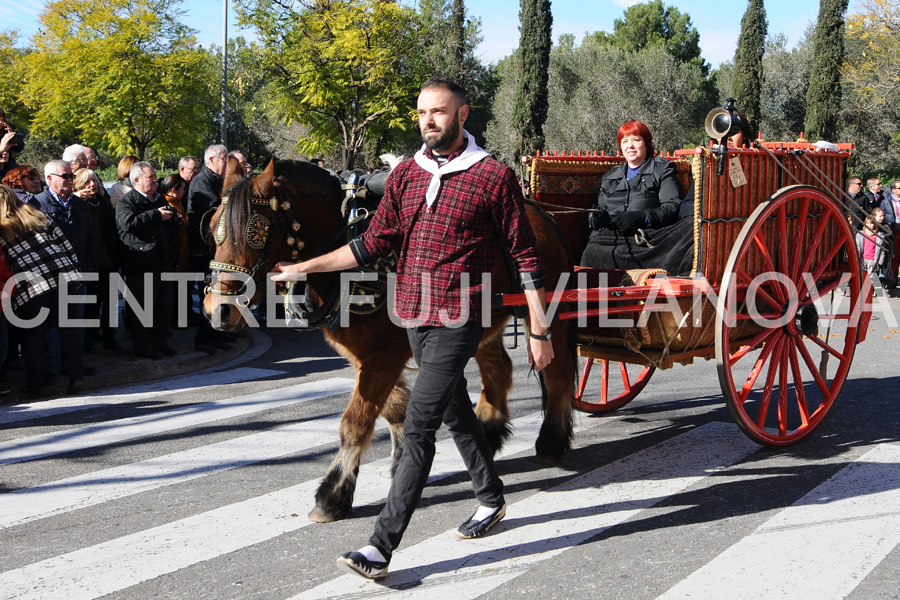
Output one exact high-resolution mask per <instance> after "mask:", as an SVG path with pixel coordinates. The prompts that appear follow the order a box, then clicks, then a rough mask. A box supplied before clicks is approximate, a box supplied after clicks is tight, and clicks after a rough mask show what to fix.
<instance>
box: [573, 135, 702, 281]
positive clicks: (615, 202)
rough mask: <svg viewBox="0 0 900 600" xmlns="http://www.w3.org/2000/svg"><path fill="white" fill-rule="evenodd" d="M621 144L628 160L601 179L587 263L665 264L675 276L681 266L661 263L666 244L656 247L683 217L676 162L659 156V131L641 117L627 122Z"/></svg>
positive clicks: (592, 215) (628, 266) (617, 266)
mask: <svg viewBox="0 0 900 600" xmlns="http://www.w3.org/2000/svg"><path fill="white" fill-rule="evenodd" d="M616 142H617V143H618V146H619V150H620V151H621V153H622V156H623V157H624V158H625V162H624V163H623V164H620V165H616V166H615V167H613V168H612V169H610V170H609V171H607V173H606V175H604V176H603V180H602V181H601V182H600V193H599V195H598V197H597V203H596V204H595V206H594V212H592V213H590V215H589V219H588V222H589V225H590V227H591V229H592V230H593V231H592V233H591V237H590V239H589V240H588V244H587V247H586V248H585V251H584V254H583V255H582V258H581V264H582V265H584V266H589V267H602V268H615V269H638V268H650V267H660V268H666V270H667V271H669V272H670V273H672V274H675V271H679V270H681V269H680V266H679V265H674V266H673V265H671V264H669V265H664V264H660V260H659V257H658V256H657V255H658V254H659V253H660V252H661V251H664V250H665V247H664V248H660V249H659V250H657V251H656V252H653V251H652V250H654V249H656V248H657V246H659V244H658V243H655V242H654V241H653V240H654V239H656V238H658V237H659V235H658V234H659V233H660V232H662V235H666V234H667V233H668V232H666V231H664V230H665V229H666V228H668V227H669V226H670V225H673V224H675V223H676V222H677V221H678V210H679V208H680V206H681V201H682V199H683V198H684V192H683V190H682V188H681V183H680V182H679V181H678V177H677V175H676V171H675V164H674V163H673V162H671V161H669V160H666V159H664V158H661V157H657V156H654V148H653V134H651V133H650V129H649V128H648V127H647V125H645V124H644V123H642V122H640V121H628V122H627V123H625V124H624V125H622V127H620V128H619V133H618V135H617V136H616ZM638 233H639V234H640V235H635V234H638ZM658 241H659V240H658V239H656V242H658ZM648 242H649V243H648ZM648 250H649V251H650V252H648ZM674 258H677V257H674ZM667 267H669V268H667ZM671 269H674V271H673V270H671Z"/></svg>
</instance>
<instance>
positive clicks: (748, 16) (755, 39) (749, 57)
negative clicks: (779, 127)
mask: <svg viewBox="0 0 900 600" xmlns="http://www.w3.org/2000/svg"><path fill="white" fill-rule="evenodd" d="M767 29H768V23H767V22H766V9H765V7H764V6H763V0H750V5H749V6H748V7H747V12H745V13H744V18H743V19H741V37H740V38H738V47H737V51H735V53H734V80H733V82H732V84H731V95H732V96H734V99H735V100H736V101H737V102H736V104H737V107H738V109H739V110H740V111H741V112H743V113H744V114H745V115H746V116H747V118H748V119H750V123H752V125H753V127H759V117H760V110H759V102H760V99H759V97H760V91H761V90H762V78H763V53H764V52H765V47H766V30H767Z"/></svg>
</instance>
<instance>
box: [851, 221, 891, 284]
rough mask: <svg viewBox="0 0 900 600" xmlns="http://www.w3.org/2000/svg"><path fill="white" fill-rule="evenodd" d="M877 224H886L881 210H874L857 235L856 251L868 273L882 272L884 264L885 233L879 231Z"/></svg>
mask: <svg viewBox="0 0 900 600" xmlns="http://www.w3.org/2000/svg"><path fill="white" fill-rule="evenodd" d="M876 223H878V224H883V223H884V211H883V210H882V209H880V208H873V209H872V212H871V213H870V214H869V215H868V216H867V217H866V222H865V224H864V225H863V228H862V230H860V231H858V232H857V233H856V249H857V251H858V252H859V257H860V259H861V260H862V263H863V268H864V269H865V271H866V273H876V272H878V271H880V270H881V266H882V264H883V263H884V247H885V241H884V233H882V232H881V231H879V230H878V226H877V225H876Z"/></svg>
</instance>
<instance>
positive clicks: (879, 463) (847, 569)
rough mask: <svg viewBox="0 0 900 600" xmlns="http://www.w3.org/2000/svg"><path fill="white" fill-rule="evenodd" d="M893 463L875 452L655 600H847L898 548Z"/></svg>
mask: <svg viewBox="0 0 900 600" xmlns="http://www.w3.org/2000/svg"><path fill="white" fill-rule="evenodd" d="M898 464H900V446H895V445H889V444H882V445H880V446H877V447H875V448H873V449H872V450H870V451H869V452H867V453H866V454H864V455H863V456H861V457H860V458H859V459H857V460H856V461H855V462H853V463H851V464H849V465H847V466H846V467H844V468H843V469H841V470H840V471H839V472H838V473H836V474H835V475H834V477H832V478H831V479H829V480H828V481H826V482H825V483H823V484H822V485H820V486H819V487H817V488H816V489H814V490H813V491H811V492H810V493H809V494H807V495H806V496H804V497H803V498H801V499H800V500H798V501H797V502H795V503H794V504H793V505H792V506H790V507H788V508H786V509H784V510H782V511H780V512H779V513H778V514H777V515H775V516H774V517H772V518H771V519H769V520H768V521H767V522H766V523H764V524H763V525H762V526H760V527H759V529H757V530H756V531H755V532H753V534H751V535H749V536H747V537H745V538H743V539H742V540H741V541H740V542H738V543H737V544H735V545H733V546H731V547H730V548H729V549H728V550H726V551H725V552H723V553H722V554H720V555H719V556H717V557H716V558H715V559H713V560H712V561H710V562H709V563H707V564H706V565H704V566H703V567H702V568H700V569H698V570H697V571H695V572H694V573H692V574H691V575H690V576H689V577H687V578H686V579H684V580H683V581H681V582H679V583H678V584H677V585H675V586H674V587H672V588H671V589H670V590H669V591H668V592H666V593H665V594H663V595H662V596H660V599H666V600H671V599H675V598H735V599H739V598H765V599H766V600H772V599H777V598H784V599H790V600H797V599H809V600H824V599H827V598H846V597H847V596H848V595H849V594H850V593H851V592H852V591H853V589H854V588H855V587H856V586H857V585H858V584H859V583H860V582H861V581H862V580H863V579H865V577H866V575H868V574H869V573H870V572H871V571H872V569H874V568H875V567H876V566H877V565H878V563H880V562H881V561H882V560H883V559H884V557H885V556H887V555H888V553H889V552H891V551H892V550H893V549H894V548H895V547H896V546H897V544H898V543H900V509H898V507H900V469H898V468H897V465H898Z"/></svg>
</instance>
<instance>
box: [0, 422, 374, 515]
mask: <svg viewBox="0 0 900 600" xmlns="http://www.w3.org/2000/svg"><path fill="white" fill-rule="evenodd" d="M340 418H341V415H332V416H329V417H325V418H322V419H316V420H314V421H308V422H304V423H296V424H294V425H288V426H286V427H280V428H278V429H274V430H272V431H264V432H261V433H255V434H252V435H246V436H242V437H239V438H235V439H231V440H225V441H222V442H218V443H216V444H210V445H208V446H201V447H199V448H192V449H190V450H184V451H182V452H175V453H173V454H166V455H164V456H158V457H155V458H150V459H147V460H142V461H140V462H137V463H132V464H128V465H122V466H119V467H113V468H110V469H104V470H102V471H94V472H92V473H86V474H84V475H78V476H76V477H70V478H68V479H61V480H59V481H51V482H50V483H46V484H43V485H38V486H34V487H30V488H24V489H21V490H16V491H14V492H9V493H7V494H2V495H0V529H4V528H7V527H12V526H15V525H21V524H23V523H28V522H29V521H36V520H38V519H44V518H47V517H51V516H54V515H58V514H62V513H65V512H69V511H72V510H78V509H81V508H86V507H88V506H94V505H96V504H102V503H103V502H108V501H110V500H115V499H117V498H124V497H126V496H132V495H134V494H140V493H142V492H146V491H149V490H153V489H156V488H160V487H164V486H169V485H175V484H176V483H181V482H183V481H189V480H191V479H197V478H199V477H205V476H206V475H212V474H213V473H218V472H220V471H226V470H229V469H234V468H237V467H242V466H245V465H249V464H253V463H256V462H261V461H265V460H271V459H274V458H278V457H281V456H285V455H288V454H294V453H297V452H302V451H304V450H309V449H310V448H314V447H316V446H320V445H324V444H329V443H335V442H337V441H338V426H339V425H340ZM385 427H387V423H386V422H385V421H384V420H382V419H379V420H378V422H377V423H376V426H375V428H376V430H380V429H384V428H385Z"/></svg>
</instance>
